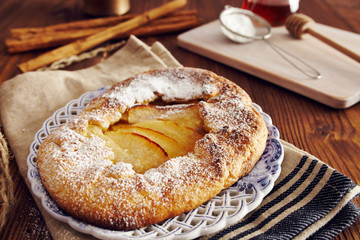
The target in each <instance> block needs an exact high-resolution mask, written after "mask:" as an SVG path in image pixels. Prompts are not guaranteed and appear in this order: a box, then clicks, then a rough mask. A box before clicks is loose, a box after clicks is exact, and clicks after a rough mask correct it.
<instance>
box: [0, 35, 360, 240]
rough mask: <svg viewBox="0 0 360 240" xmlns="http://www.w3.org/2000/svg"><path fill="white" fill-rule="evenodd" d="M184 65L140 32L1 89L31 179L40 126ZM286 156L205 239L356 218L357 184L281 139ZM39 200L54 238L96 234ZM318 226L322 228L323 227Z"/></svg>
mask: <svg viewBox="0 0 360 240" xmlns="http://www.w3.org/2000/svg"><path fill="white" fill-rule="evenodd" d="M173 66H181V64H180V63H179V62H178V61H177V60H176V59H175V58H174V57H173V56H172V55H171V54H170V53H169V52H168V51H167V50H166V48H165V47H164V46H163V45H161V44H160V43H158V42H156V43H154V44H153V45H152V46H151V47H150V46H148V45H146V44H144V43H143V42H141V41H140V40H138V39H137V38H135V37H130V39H129V40H128V42H127V44H126V45H125V46H124V47H123V48H122V49H120V50H119V51H118V52H116V53H115V54H114V55H113V56H111V57H110V58H108V59H107V60H105V61H104V62H102V63H100V64H97V65H95V66H93V67H90V68H87V69H83V70H79V71H72V72H70V71H59V70H56V71H44V72H29V73H25V74H21V75H18V76H16V77H15V78H13V79H11V80H9V81H6V82H5V83H3V84H2V85H1V87H0V111H1V112H0V113H1V121H2V124H3V126H4V130H5V134H6V136H7V139H8V141H9V145H10V147H11V149H12V151H13V152H14V155H15V158H16V161H17V164H18V167H19V170H20V173H21V175H22V176H23V178H24V180H25V182H26V184H27V185H28V187H29V181H28V179H27V176H26V174H27V165H26V159H27V156H28V154H29V146H30V144H31V143H32V141H33V138H34V136H35V134H36V132H37V131H38V130H39V129H40V128H41V125H42V123H43V122H44V121H45V120H46V119H47V118H48V117H49V116H51V115H52V114H53V112H55V111H56V110H57V109H59V108H61V107H63V106H64V105H65V104H66V103H67V102H69V101H70V100H72V99H76V98H78V97H79V96H80V95H82V94H83V93H85V92H88V91H94V90H96V89H98V88H100V87H103V86H109V85H112V84H114V83H115V82H118V81H122V80H124V79H126V78H128V77H130V76H132V75H134V74H136V73H140V72H143V71H146V70H149V69H154V68H165V67H173ZM282 143H283V145H284V152H285V157H284V161H283V164H282V172H281V174H280V177H279V178H278V180H277V181H276V184H275V186H274V189H273V190H272V191H271V193H270V194H269V195H268V196H267V197H266V198H265V199H264V200H263V202H262V203H261V205H260V206H259V207H258V208H257V209H255V210H254V211H253V212H252V213H250V214H248V216H246V217H245V218H244V219H243V220H241V221H240V222H238V223H236V224H234V225H233V226H228V227H227V228H225V229H223V230H221V231H220V232H218V233H215V234H212V235H211V236H203V237H202V239H230V238H236V239H241V238H243V239H249V238H254V239H293V238H298V239H305V238H307V237H312V238H314V239H330V238H331V237H333V236H335V235H337V234H338V233H339V232H341V231H342V230H343V229H344V228H345V227H347V226H349V225H351V224H352V223H353V222H355V221H356V219H357V218H358V217H359V214H360V210H359V208H358V207H357V206H356V205H355V204H353V202H352V201H351V199H352V198H354V197H355V196H356V195H357V194H359V193H360V187H359V186H357V185H356V184H354V183H353V182H351V180H350V179H348V178H347V177H346V176H343V175H342V174H340V173H338V172H337V171H335V170H334V169H331V168H330V167H329V166H327V165H326V164H324V163H323V162H321V161H319V160H317V159H316V158H315V157H313V156H311V155H310V154H308V153H306V152H303V151H301V150H299V149H297V148H296V147H294V146H292V145H290V144H288V143H286V142H284V141H282ZM35 202H36V204H37V206H38V207H39V209H40V211H41V213H42V214H43V216H44V219H45V221H46V224H47V226H48V228H49V231H50V232H51V235H52V237H53V239H91V238H92V237H90V236H88V235H85V234H83V233H79V232H76V231H75V230H73V229H72V228H70V227H69V226H68V225H67V224H66V223H63V222H60V221H57V220H55V219H54V218H52V217H51V216H50V215H49V214H48V213H46V212H45V211H44V209H43V207H42V206H41V202H40V201H39V199H37V198H36V197H35ZM319 229H320V230H319Z"/></svg>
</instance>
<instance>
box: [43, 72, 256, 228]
mask: <svg viewBox="0 0 360 240" xmlns="http://www.w3.org/2000/svg"><path fill="white" fill-rule="evenodd" d="M222 81H224V80H221V81H220V80H216V79H214V76H213V75H212V74H210V73H209V72H207V71H202V70H195V69H188V68H174V69H167V70H159V71H152V72H149V73H145V74H141V75H138V76H135V77H134V78H132V79H130V80H128V81H125V82H122V83H119V84H116V85H115V86H113V87H112V88H111V89H110V90H109V91H107V92H106V93H104V94H103V95H102V96H101V97H99V98H97V99H95V100H94V101H92V102H90V104H89V105H88V107H87V108H85V109H84V112H83V113H82V114H80V115H79V116H78V117H76V118H75V119H74V120H73V121H71V122H69V123H66V124H64V125H62V126H61V127H60V128H58V129H56V130H54V131H53V132H52V133H51V135H50V136H49V138H48V139H47V140H46V144H44V145H41V147H40V149H39V155H38V159H39V161H38V164H39V170H40V173H41V176H42V179H43V182H44V185H45V187H46V188H47V189H48V191H49V193H50V194H51V195H52V196H53V198H54V199H55V200H57V202H58V204H59V205H60V206H61V207H62V208H63V209H65V210H66V211H68V212H70V213H71V214H73V215H75V216H76V217H79V218H81V219H83V220H86V221H88V222H90V223H93V224H97V225H100V226H105V227H108V228H114V229H119V228H120V229H134V228H138V227H141V226H146V225H149V224H152V223H155V222H159V221H162V220H164V219H166V218H168V217H170V216H175V215H178V214H181V213H183V212H184V211H189V210H191V209H192V208H195V207H197V206H198V205H199V204H201V203H202V202H204V201H206V200H208V199H209V198H211V197H212V196H214V195H216V194H217V193H218V192H219V191H220V190H221V189H222V188H223V187H224V185H225V184H227V182H226V181H227V180H226V179H227V178H228V176H232V175H234V173H232V172H231V171H233V169H232V168H234V167H237V168H239V167H241V166H242V162H241V161H240V160H239V159H241V156H238V155H237V154H239V151H238V150H237V149H235V148H234V143H236V144H238V143H239V141H240V140H239V139H240V138H237V137H236V136H235V135H236V132H238V131H242V132H246V134H247V135H249V134H252V133H256V132H255V128H254V127H253V125H254V124H253V122H252V121H251V118H252V117H254V116H255V115H253V113H252V110H251V109H248V108H247V106H246V105H244V104H243V103H242V100H241V97H236V96H235V95H236V94H235V93H237V92H243V91H242V90H241V89H240V88H234V89H233V90H232V89H231V88H229V86H232V85H231V84H229V85H227V86H226V87H227V89H226V92H225V91H223V90H222V89H220V88H221V87H223V83H224V82H222ZM219 82H221V83H222V84H220V83H219ZM232 91H233V94H228V93H229V92H232ZM221 92H223V94H220V95H218V94H219V93H221ZM217 95H218V96H217ZM230 96H231V97H230ZM158 98H160V99H161V100H163V101H165V102H186V101H190V100H200V103H199V106H200V115H201V117H202V119H203V121H204V127H205V129H206V130H207V131H208V132H209V133H208V134H206V135H205V137H204V138H203V139H201V140H199V141H198V142H197V144H196V147H195V150H194V151H193V152H189V153H188V154H187V155H185V156H180V157H176V158H172V159H170V160H168V161H166V162H165V163H163V164H162V165H160V166H159V167H157V168H152V169H150V170H148V171H146V172H145V173H144V174H139V173H136V172H135V171H134V169H133V168H132V165H131V164H128V163H124V162H121V159H120V160H119V159H114V153H113V152H112V151H111V149H110V148H108V147H107V146H106V141H105V140H104V139H102V138H100V137H98V136H97V135H96V134H95V133H91V132H87V130H88V128H89V127H90V126H93V125H97V126H99V125H100V126H102V129H101V128H99V129H100V131H105V130H106V129H107V128H108V127H109V125H110V124H112V123H114V122H116V121H118V120H119V119H120V118H121V114H122V113H123V112H124V111H125V110H126V109H129V108H131V107H132V106H134V105H136V104H146V103H148V102H151V101H154V100H156V99H158ZM186 106H187V105H186ZM164 108H165V109H166V106H165V107H164ZM171 109H172V111H176V108H175V109H174V108H173V107H172V108H171ZM78 125H79V126H78ZM225 127H226V134H227V135H226V136H225V137H224V136H222V135H221V134H222V131H223V129H224V128H225ZM254 136H255V135H254ZM249 151H250V150H249ZM251 151H252V150H251ZM248 155H249V154H248ZM226 161H227V162H226ZM236 171H237V170H236ZM194 192H196V193H197V194H195V196H194Z"/></svg>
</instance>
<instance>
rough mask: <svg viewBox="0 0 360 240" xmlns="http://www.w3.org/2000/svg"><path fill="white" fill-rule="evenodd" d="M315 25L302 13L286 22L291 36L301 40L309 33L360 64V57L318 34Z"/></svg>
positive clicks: (291, 16)
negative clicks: (313, 26)
mask: <svg viewBox="0 0 360 240" xmlns="http://www.w3.org/2000/svg"><path fill="white" fill-rule="evenodd" d="M314 23H315V21H314V20H313V19H312V18H310V17H308V16H306V15H304V14H301V13H294V14H292V15H290V16H289V17H288V18H287V19H286V21H285V26H286V29H287V30H288V31H289V32H290V34H291V35H292V36H294V37H296V38H299V39H301V36H302V35H303V34H304V33H309V34H311V35H312V36H314V37H316V38H317V39H319V40H321V41H323V42H324V43H326V44H328V45H329V46H331V47H333V48H335V49H337V50H338V51H340V52H342V53H343V54H345V55H347V56H349V57H351V58H352V59H354V60H355V61H357V62H360V55H359V54H357V53H355V52H353V51H351V50H350V49H348V48H345V47H344V46H342V45H340V44H339V43H337V42H335V41H333V40H331V39H330V38H328V37H326V36H324V35H323V34H321V33H319V32H317V31H316V30H314V29H313V28H311V26H312V25H313V24H314Z"/></svg>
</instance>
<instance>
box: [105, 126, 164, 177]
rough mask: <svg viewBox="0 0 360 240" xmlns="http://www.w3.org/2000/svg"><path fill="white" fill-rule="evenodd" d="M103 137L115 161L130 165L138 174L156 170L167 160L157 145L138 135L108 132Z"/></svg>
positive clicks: (162, 150)
mask: <svg viewBox="0 0 360 240" xmlns="http://www.w3.org/2000/svg"><path fill="white" fill-rule="evenodd" d="M105 136H106V137H107V146H108V147H109V148H111V150H112V151H113V152H114V154H115V161H121V162H125V163H130V164H131V165H132V166H133V169H134V170H135V171H136V172H138V173H144V172H145V171H146V170H148V169H151V168H156V167H158V166H160V165H161V164H162V163H164V162H166V161H167V160H168V159H169V156H168V155H167V154H166V152H165V150H164V149H163V148H162V147H161V146H160V145H159V144H157V143H156V142H154V141H152V140H150V139H149V138H147V137H144V136H142V135H140V134H137V133H133V132H131V133H130V132H113V131H110V132H107V133H106V134H105Z"/></svg>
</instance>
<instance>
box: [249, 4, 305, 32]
mask: <svg viewBox="0 0 360 240" xmlns="http://www.w3.org/2000/svg"><path fill="white" fill-rule="evenodd" d="M299 2H300V0H243V4H242V8H244V9H248V10H250V11H252V12H254V13H256V14H258V15H260V16H262V17H263V18H265V19H266V20H267V21H268V22H269V23H270V24H271V25H272V26H273V27H274V26H282V25H284V23H285V20H286V18H287V17H288V16H290V15H291V14H292V13H295V12H296V11H297V10H298V9H299Z"/></svg>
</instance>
